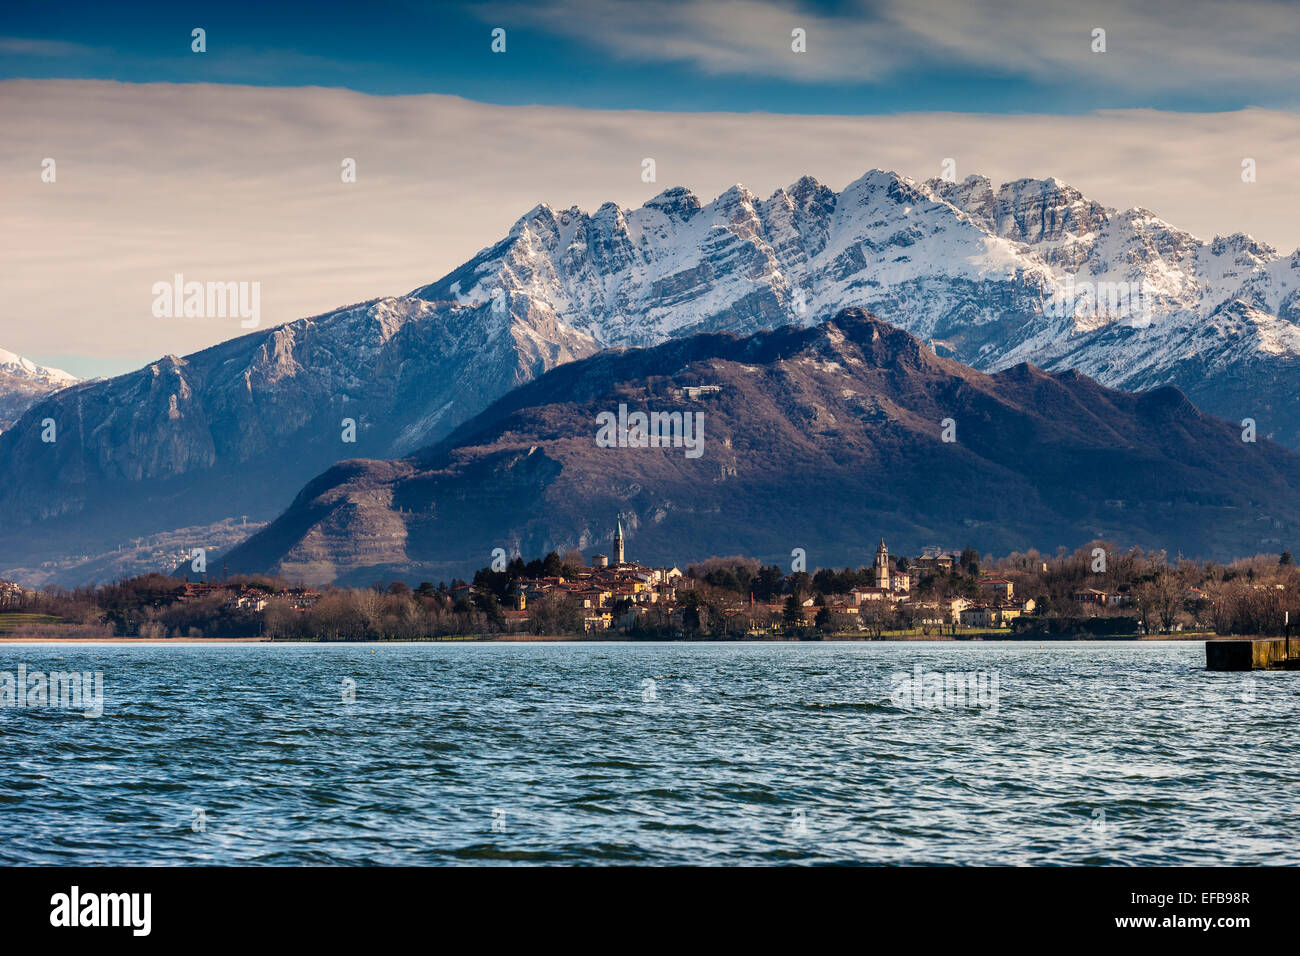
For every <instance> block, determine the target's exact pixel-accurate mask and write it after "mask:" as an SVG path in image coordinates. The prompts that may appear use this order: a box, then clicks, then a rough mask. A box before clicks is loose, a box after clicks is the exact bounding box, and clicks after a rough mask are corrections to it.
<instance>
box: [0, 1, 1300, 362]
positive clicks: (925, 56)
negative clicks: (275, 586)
mask: <svg viewBox="0 0 1300 956" xmlns="http://www.w3.org/2000/svg"><path fill="white" fill-rule="evenodd" d="M195 28H202V29H203V30H204V31H205V35H204V39H205V44H206V49H205V51H204V52H202V53H196V52H193V50H192V44H193V38H192V31H193V30H194V29H195ZM498 28H499V29H502V30H504V31H505V51H504V52H501V53H497V52H494V51H493V50H492V43H493V36H492V33H493V30H494V29H498ZM1098 30H1104V31H1105V32H1104V50H1103V49H1098V47H1099V45H1100V42H1101V40H1102V37H1101V35H1100V34H1097V33H1096V31H1098ZM793 31H803V36H804V38H805V40H806V43H805V50H804V51H803V52H796V51H795V49H793V48H792V44H793V45H797V43H796V39H795V37H793V36H792V32H793ZM1298 50H1300V7H1297V6H1296V5H1295V4H1291V3H1278V2H1259V0H1241V2H1235V3H1218V2H1216V3H1208V2H1204V0H1180V2H1168V0H1147V2H1145V3H1142V4H1136V3H1113V2H1091V3H1090V2H1086V0H1082V2H1062V0H968V2H955V0H949V2H942V3H941V2H927V0H873V2H868V0H861V2H853V0H842V2H828V3H783V2H760V0H716V2H698V0H697V2H689V3H683V2H675V0H636V2H626V0H533V2H492V0H488V2H481V3H425V2H403V3H392V2H388V3H383V2H380V3H366V4H355V3H347V4H344V3H334V2H329V0H322V2H316V3H312V4H310V5H298V6H295V5H275V4H268V3H265V2H261V3H257V4H253V3H245V2H241V0H233V2H232V0H225V2H221V3H210V4H208V3H184V2H179V3H177V2H171V3H134V4H131V3H128V4H100V3H94V4H91V3H84V4H83V3H61V4H57V5H55V4H49V3H29V2H15V0H6V3H5V4H4V5H3V8H2V9H0V129H3V130H4V133H3V135H2V136H0V195H3V196H4V198H5V201H4V203H3V204H0V230H3V232H4V234H5V236H6V244H7V246H8V248H7V249H6V255H5V256H4V257H3V259H0V347H4V348H7V349H10V350H11V351H15V352H19V353H20V354H24V355H27V356H29V357H31V358H33V359H34V360H36V361H38V362H42V363H43V364H49V365H54V366H56V367H61V368H66V369H67V370H69V371H71V372H73V373H74V374H79V375H97V374H115V373H118V372H122V371H127V370H129V369H131V368H136V367H139V366H140V365H141V364H144V363H146V362H149V361H152V360H154V359H156V358H158V357H160V356H161V355H163V354H168V353H171V354H184V353H186V352H189V351H193V350H195V349H198V348H201V347H204V346H207V345H211V344H215V343H216V342H218V341H221V340H223V339H225V338H229V337H231V336H233V335H237V334H240V332H241V331H242V330H241V328H240V327H239V323H238V321H237V320H234V321H230V322H225V321H223V320H214V319H204V320H197V319H196V320H171V319H167V320H164V319H159V318H158V317H156V316H154V315H152V314H151V312H150V309H149V306H150V304H151V303H152V301H153V297H152V296H151V294H150V292H149V289H150V287H151V286H152V284H153V283H154V282H156V281H158V280H161V279H168V278H170V277H171V276H172V275H174V274H176V273H182V274H184V275H186V276H187V277H191V278H197V279H200V280H206V279H220V280H235V281H243V280H245V279H247V280H249V281H259V282H260V283H261V288H262V325H263V326H265V325H271V324H277V323H279V322H283V321H288V320H291V319H293V318H297V317H300V316H304V315H311V314H316V313H319V312H322V311H326V310H328V309H330V308H333V307H336V306H340V305H344V304H347V303H349V302H356V301H361V300H364V299H368V298H372V297H374V296H377V295H388V294H401V293H404V292H407V291H409V290H410V289H412V288H415V287H417V286H419V285H422V284H425V283H428V282H430V281H433V280H434V279H436V278H438V277H440V276H441V275H443V274H444V273H446V272H447V271H449V270H450V269H452V268H454V267H455V266H456V265H458V264H459V263H461V262H463V261H465V260H466V259H468V258H470V257H471V256H472V255H473V254H474V253H475V252H476V251H477V250H478V249H480V248H481V247H483V246H485V245H488V244H490V243H491V242H493V241H495V240H496V239H499V238H500V237H501V236H502V235H503V234H504V233H505V232H506V230H508V229H509V227H510V225H511V223H513V222H514V221H515V220H516V219H517V218H519V217H520V216H521V215H523V213H524V212H526V211H527V210H528V209H530V208H531V207H532V206H534V205H535V204H536V203H538V202H540V201H547V202H550V203H551V204H552V205H555V206H564V207H567V206H569V205H572V204H577V205H580V206H582V207H583V208H587V209H595V208H596V207H598V206H599V205H600V204H601V203H602V202H604V201H606V200H612V201H615V202H618V203H620V204H621V205H624V206H630V205H638V204H640V203H641V202H644V201H645V200H646V199H648V198H650V197H651V196H653V195H654V194H655V193H657V192H659V191H661V190H662V189H664V188H666V187H668V186H671V185H685V186H688V187H690V188H692V189H694V190H695V191H696V192H697V193H699V195H700V196H701V198H702V199H703V200H705V201H707V200H708V199H711V198H712V197H713V196H715V195H717V194H718V193H720V192H722V191H723V190H725V189H726V188H727V187H728V186H730V185H732V184H733V183H736V182H743V183H745V184H746V185H748V186H749V187H750V188H751V189H753V190H754V191H755V192H758V193H760V194H762V195H764V196H766V195H768V194H770V192H771V191H772V190H773V189H775V188H776V187H778V186H782V185H788V184H789V183H791V182H793V181H795V180H796V179H798V178H799V177H800V176H802V175H804V174H805V173H807V174H811V175H814V176H816V177H817V178H819V179H821V180H822V181H823V182H826V183H827V184H828V185H831V186H832V187H834V188H836V189H840V188H842V187H843V186H844V185H846V184H847V183H848V182H850V181H852V180H853V179H855V178H857V177H858V176H860V175H861V174H862V173H864V172H865V171H867V170H868V169H871V168H873V167H880V168H886V169H894V170H897V171H899V172H901V173H903V174H905V175H910V176H913V177H915V178H918V179H924V178H928V177H931V176H934V175H936V174H937V173H938V171H939V164H940V162H941V161H942V159H943V158H945V157H955V158H956V159H957V163H958V173H959V176H965V175H967V174H969V173H981V174H984V175H987V176H989V177H990V178H992V179H994V181H995V182H1002V181H1007V180H1010V179H1015V178H1019V177H1021V176H1035V177H1043V176H1049V175H1055V176H1057V177H1058V178H1061V179H1064V180H1066V181H1067V182H1070V183H1072V184H1073V185H1075V186H1077V187H1078V188H1080V189H1082V190H1083V191H1084V192H1085V193H1086V194H1088V195H1089V196H1091V197H1092V198H1094V199H1097V200H1098V201H1100V202H1103V203H1105V204H1107V205H1110V206H1115V207H1117V208H1127V207H1129V206H1134V205H1140V206H1143V207H1145V208H1148V209H1151V210H1152V211H1154V212H1155V213H1156V214H1157V215H1159V216H1161V217H1162V218H1165V219H1167V220H1169V221H1171V222H1173V223H1174V224H1176V225H1178V226H1181V227H1183V228H1186V229H1189V230H1191V231H1192V232H1194V233H1196V234H1198V235H1202V236H1205V237H1210V236H1212V235H1215V234H1227V233H1231V232H1237V231H1243V232H1248V233H1250V234H1252V235H1255V236H1256V237H1257V238H1260V239H1263V240H1264V241H1266V242H1269V243H1271V244H1273V245H1275V246H1277V247H1279V248H1280V249H1281V250H1282V251H1284V252H1289V251H1291V250H1292V249H1294V248H1295V247H1296V246H1297V245H1300V222H1298V221H1297V219H1298V217H1296V216H1295V215H1294V210H1295V209H1296V208H1297V203H1296V199H1297V195H1296V193H1297V185H1296V184H1300V123H1298V112H1297V111H1298V110H1300V56H1297V51H1298ZM648 156H649V157H654V158H655V159H656V162H657V166H658V177H657V182H656V183H653V184H647V183H643V182H642V181H641V178H640V170H641V165H640V164H641V160H642V158H644V157H648ZM1244 156H1250V157H1253V158H1254V159H1255V160H1256V162H1257V164H1258V170H1259V174H1258V181H1257V182H1256V183H1253V184H1249V186H1247V185H1246V184H1243V183H1242V182H1241V180H1240V176H1239V171H1240V162H1241V158H1242V157H1244ZM345 157H347V158H353V159H355V160H356V161H357V169H358V175H357V181H356V182H355V183H351V184H346V185H345V184H342V183H341V182H340V178H339V164H340V162H341V161H342V159H343V158H345ZM48 158H53V159H54V160H55V161H56V163H57V179H56V181H55V182H53V183H48V182H43V181H42V179H41V170H42V166H41V164H42V161H43V160H45V159H48ZM142 290H143V291H142Z"/></svg>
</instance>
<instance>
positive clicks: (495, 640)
mask: <svg viewBox="0 0 1300 956" xmlns="http://www.w3.org/2000/svg"><path fill="white" fill-rule="evenodd" d="M1248 639H1249V638H1245V637H1241V636H1237V635H1222V636H1218V635H1207V634H1189V635H1176V636H1171V635H1163V634H1162V635H1157V636H1150V635H1148V636H1140V637H1100V638H1099V637H1052V638H1044V637H1034V638H1014V637H1010V636H1007V637H1000V636H988V635H983V634H981V635H979V636H978V637H953V636H951V635H945V636H942V637H939V636H928V637H914V636H907V637H881V638H876V639H874V640H871V639H867V638H861V637H830V638H826V639H823V640H816V641H805V640H800V639H799V638H797V637H789V638H768V639H763V640H744V639H733V640H689V641H688V640H672V641H655V640H632V639H628V638H592V637H587V636H585V635H584V636H582V637H577V636H569V635H562V634H561V635H545V636H543V635H527V636H518V635H506V636H502V635H492V636H483V637H453V638H446V639H438V638H433V639H428V640H417V641H410V640H389V639H386V638H381V639H378V640H372V641H300V640H292V641H275V640H271V639H269V638H265V637H165V638H152V637H0V645H4V644H134V645H137V646H150V647H165V646H168V645H171V644H210V645H220V644H280V645H284V644H295V645H297V644H301V645H314V644H338V645H346V644H351V645H360V644H986V643H995V644H1024V645H1025V646H1031V645H1033V644H1120V643H1124V644H1130V643H1131V644H1139V643H1148V644H1149V643H1185V642H1187V641H1217V640H1248Z"/></svg>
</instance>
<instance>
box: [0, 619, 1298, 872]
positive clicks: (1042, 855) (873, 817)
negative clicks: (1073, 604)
mask: <svg viewBox="0 0 1300 956" xmlns="http://www.w3.org/2000/svg"><path fill="white" fill-rule="evenodd" d="M1204 663H1205V651H1204V646H1203V645H1202V644H1200V643H1169V644H1156V643H1142V644H1136V643H1053V644H1046V645H1044V646H1041V647H1040V646H1039V645H1037V644H1010V643H975V644H966V643H962V644H954V643H936V644H919V643H873V644H865V643H853V644H848V643H836V644H811V643H803V644H725V645H719V644H707V645H705V644H623V643H619V644H487V643H480V644H410V645H395V644H384V645H374V644H370V645H365V644H354V645H337V644H335V645H269V644H243V645H195V644H182V645H173V646H166V645H139V646H136V645H120V644H115V645H61V646H50V645H40V646H37V645H28V644H6V645H0V672H4V671H8V672H10V673H16V671H17V667H18V665H19V664H24V665H26V667H27V669H28V671H37V670H39V671H59V670H62V671H72V670H80V671H101V672H102V673H103V681H104V684H103V686H104V712H103V716H101V717H99V718H86V717H84V716H82V715H81V713H80V712H79V711H71V710H66V709H53V708H22V709H19V708H0V742H2V743H3V758H2V759H3V769H2V770H0V863H9V864H13V863H43V864H110V863H111V864H159V863H161V864H169V863H178V864H235V863H263V864H361V863H372V864H374V863H377V864H398V863H401V864H436V863H442V864H447V863H581V864H593V863H652V864H662V863H700V864H755V863H908V864H914V863H962V864H975V863H1012V864H1044V863H1046V864H1092V863H1105V864H1183V863H1200V864H1211V863H1228V864H1254V863H1268V864H1280V863H1294V862H1296V861H1297V859H1300V801H1297V800H1296V794H1297V793H1300V754H1298V752H1297V746H1296V726H1297V724H1296V718H1297V703H1298V702H1300V696H1298V693H1300V691H1298V688H1300V673H1255V674H1211V673H1207V672H1206V671H1205V670H1204ZM917 665H920V666H921V668H922V674H923V675H925V674H935V675H937V679H938V680H939V681H940V682H943V681H945V680H948V679H949V678H955V676H956V675H958V674H962V675H965V674H978V675H980V676H977V677H976V680H975V688H976V691H977V692H973V693H971V694H969V695H967V697H966V698H965V699H963V698H962V697H961V695H960V694H957V693H956V691H955V689H954V690H953V692H951V693H950V692H949V691H948V689H947V684H946V683H945V684H944V685H943V688H941V690H942V693H940V694H939V696H935V693H938V692H935V691H934V686H935V685H934V681H935V678H928V679H927V678H924V677H923V687H928V688H930V691H931V693H930V695H929V698H928V700H927V696H926V694H924V693H922V694H918V695H917V696H916V699H913V698H911V697H909V696H908V694H907V688H908V687H910V686H911V685H910V683H900V682H901V681H903V680H904V679H905V678H906V680H907V681H909V682H910V681H911V680H912V679H914V678H915V675H916V670H915V668H916V666H917ZM994 679H996V684H993V683H992V681H993V680H994ZM353 687H354V689H355V702H353V703H348V702H345V697H346V696H347V694H348V692H349V689H351V688H353ZM900 688H901V691H900ZM981 688H982V691H981V690H980V689H981ZM981 693H982V696H981Z"/></svg>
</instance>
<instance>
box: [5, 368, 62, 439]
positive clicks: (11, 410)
mask: <svg viewBox="0 0 1300 956" xmlns="http://www.w3.org/2000/svg"><path fill="white" fill-rule="evenodd" d="M78 381H80V379H78V378H77V376H75V375H70V374H68V373H67V372H65V371H63V370H62V369H57V368H46V367H45V366H44V365H37V364H36V363H35V362H33V361H32V360H31V359H28V358H23V357H22V356H21V355H15V354H14V353H13V352H10V351H7V350H6V349H0V431H4V430H5V429H6V428H8V427H9V426H10V425H12V424H13V423H14V421H16V420H17V418H18V416H19V415H21V414H22V413H23V412H25V411H26V410H27V409H28V408H30V407H31V406H32V405H33V404H35V403H36V401H37V400H38V399H40V398H41V396H43V395H48V394H49V393H50V392H54V391H57V390H59V389H61V388H66V387H67V386H69V385H75V384H76V383H77V382H78Z"/></svg>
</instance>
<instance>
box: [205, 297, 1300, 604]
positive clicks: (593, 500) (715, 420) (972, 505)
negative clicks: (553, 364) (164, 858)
mask: <svg viewBox="0 0 1300 956" xmlns="http://www.w3.org/2000/svg"><path fill="white" fill-rule="evenodd" d="M700 386H705V388H702V389H701V388H700ZM621 405H622V406H626V409H627V411H628V413H629V414H630V413H633V412H637V411H643V412H661V413H683V414H686V413H698V414H699V415H700V416H701V418H702V434H703V444H702V448H701V451H700V454H699V455H698V457H693V456H692V455H690V454H688V453H687V452H688V449H686V448H683V447H599V446H598V444H597V435H598V429H599V426H600V421H599V416H601V415H602V413H611V414H614V415H617V414H618V412H619V408H620V406H621ZM946 438H947V439H951V440H945V439H946ZM1297 490H1300V456H1298V455H1296V454H1295V453H1293V452H1290V451H1288V450H1286V449H1284V448H1282V447H1281V446H1279V445H1276V444H1273V443H1271V442H1268V441H1265V440H1260V441H1258V442H1246V441H1243V439H1242V433H1241V430H1240V429H1239V428H1238V427H1237V426H1235V425H1233V424H1230V423H1228V422H1225V421H1222V420H1219V419H1216V418H1214V417H1212V416H1209V415H1206V414H1204V413H1202V412H1200V411H1199V410H1197V409H1196V407H1194V406H1193V405H1192V404H1191V403H1190V402H1189V401H1188V400H1187V398H1186V396H1184V395H1183V393H1182V392H1180V391H1179V390H1177V389H1175V388H1172V387H1165V388H1159V389H1155V390H1153V391H1150V392H1144V393H1140V394H1131V393H1127V392H1120V391H1115V390H1113V389H1109V388H1106V387H1103V386H1101V385H1099V384H1097V383H1096V382H1095V381H1093V380H1092V379H1090V378H1087V377H1086V376H1083V375H1081V374H1079V373H1077V372H1063V373H1054V374H1049V373H1046V372H1043V371H1042V370H1040V369H1038V368H1035V367H1033V366H1031V365H1027V364H1022V365H1018V366H1015V367H1013V368H1010V369H1007V370H1006V371H1003V372H998V373H995V374H992V375H987V374H984V373H982V372H978V371H975V370H974V369H971V368H969V367H967V366H964V365H961V364H960V363H958V362H955V361H952V360H949V359H944V358H939V357H938V356H936V355H935V354H934V353H933V352H932V351H930V350H929V349H928V348H926V347H925V346H924V345H922V344H921V342H919V341H918V340H917V339H915V338H914V337H913V336H911V335H909V334H908V333H906V332H904V331H902V330H900V329H897V328H895V327H893V326H891V325H888V324H887V323H885V322H882V321H880V320H879V319H876V318H875V317H873V316H871V315H869V314H867V313H865V312H862V311H861V310H857V309H848V310H845V311H842V312H840V313H839V314H838V315H836V316H835V318H834V319H832V320H830V321H827V322H824V323H822V324H820V325H816V326H813V327H810V328H795V327H789V326H787V327H783V328H780V329H776V330H774V331H765V332H759V333H757V334H754V335H750V336H747V337H738V336H736V335H732V334H726V333H709V334H701V335H696V336H692V337H689V338H685V339H680V340H674V341H670V342H668V343H666V344H663V345H659V346H656V347H653V348H646V349H629V350H626V351H609V352H602V353H600V354H597V355H595V356H592V357H590V358H587V359H583V360H580V361H576V362H572V363H569V364H566V365H562V366H560V367H559V368H556V369H554V370H552V371H550V372H547V373H546V374H544V375H542V376H540V377H539V378H537V379H536V380H535V381H532V382H530V383H528V384H526V385H523V386H521V387H520V388H518V389H516V390H514V391H513V392H511V393H509V394H508V395H506V396H505V397H504V398H502V399H501V400H499V401H497V402H496V403H495V404H493V405H492V406H490V407H489V408H488V409H487V410H486V411H484V412H483V413H481V414H480V415H478V416H476V417H475V418H473V419H471V420H469V421H468V422H466V423H464V424H463V425H461V426H460V427H459V428H457V429H456V430H455V431H454V432H452V433H451V434H450V435H449V436H448V437H447V438H446V439H445V440H443V441H441V442H439V443H438V444H436V445H434V446H432V447H430V448H427V449H424V450H422V451H420V452H417V453H415V454H413V455H411V456H410V457H407V458H404V459H400V460H396V461H365V460H354V461H347V462H342V463H340V464H338V465H336V466H334V467H333V468H330V469H329V470H328V471H326V472H324V473H323V474H321V475H320V476H319V477H317V478H316V479H314V480H313V481H312V482H311V483H310V484H308V485H307V486H306V487H305V488H304V489H303V490H302V492H301V493H300V494H299V495H298V496H297V498H296V499H295V500H294V502H293V504H292V506H291V507H290V508H289V509H288V510H287V511H286V512H284V514H282V515H281V516H280V517H279V518H278V519H276V520H275V521H274V522H272V523H271V524H270V525H269V526H267V527H266V528H265V529H264V530H263V531H262V532H260V533H259V534H257V535H255V536H253V537H252V538H250V539H249V540H248V541H246V542H244V543H243V544H241V545H240V546H239V547H237V548H236V549H234V550H233V551H232V552H231V553H230V554H229V555H228V556H227V559H226V560H227V561H228V562H229V565H230V569H231V571H232V572H233V571H236V570H237V571H244V572H253V571H259V572H276V573H280V574H284V575H287V576H289V577H293V578H302V579H304V580H308V581H314V582H319V581H328V580H337V581H341V582H348V583H353V584H357V583H361V584H369V583H372V582H374V581H376V580H381V579H387V578H391V577H399V578H404V579H407V580H412V581H415V580H421V579H431V580H435V581H436V580H439V579H447V578H450V577H452V576H455V575H464V574H466V573H468V572H469V571H471V570H473V569H474V568H477V567H482V566H484V565H486V564H488V563H489V561H490V558H491V553H492V551H493V549H494V548H504V549H505V550H506V552H507V553H511V554H513V553H515V552H521V553H523V554H525V555H528V556H533V555H538V554H541V553H544V552H546V551H549V550H551V549H558V550H561V551H563V550H564V549H567V548H575V547H576V548H579V549H583V550H585V551H586V552H587V554H588V556H590V554H591V553H593V552H594V551H597V550H601V551H604V552H606V553H608V552H609V550H610V548H609V541H610V535H611V532H612V526H613V523H614V519H615V517H616V516H621V517H622V520H623V524H624V527H625V529H627V534H628V556H629V558H630V559H635V560H638V561H642V562H649V563H656V564H660V563H662V564H672V563H676V564H679V565H681V564H684V563H685V562H689V561H692V560H697V559H701V558H705V557H708V556H711V555H719V554H736V553H744V554H749V555H753V556H755V557H759V558H761V559H763V560H765V561H776V562H779V563H782V564H788V563H789V561H790V555H791V551H792V550H793V549H795V548H803V549H805V551H806V552H807V557H808V563H809V566H810V567H812V566H842V565H846V564H854V565H857V564H866V563H869V562H870V561H871V557H872V554H873V552H874V547H875V544H876V543H877V542H878V541H879V539H880V538H881V536H884V537H885V538H887V539H888V540H889V542H890V544H891V547H894V548H897V549H898V550H899V551H900V552H901V553H910V552H915V551H917V550H918V549H920V548H921V547H923V546H925V545H930V544H941V545H946V546H950V547H961V546H964V545H971V546H974V547H976V548H978V549H980V550H982V551H993V552H997V553H1006V552H1008V551H1011V550H1019V549H1027V548H1030V547H1036V548H1038V549H1040V550H1044V551H1052V550H1054V549H1055V548H1057V547H1061V546H1064V547H1071V548H1072V547H1076V546H1078V545H1080V544H1082V543H1084V542H1086V541H1088V540H1090V539H1093V538H1098V537H1104V538H1106V539H1110V540H1115V541H1117V542H1120V543H1121V544H1124V545H1130V544H1132V545H1140V546H1142V547H1147V548H1164V549H1167V550H1168V551H1169V552H1170V554H1171V555H1172V554H1176V553H1179V552H1181V553H1183V554H1185V555H1187V556H1189V557H1191V556H1199V557H1210V558H1228V557H1232V556H1236V555H1242V554H1254V553H1256V552H1259V551H1264V550H1270V549H1277V544H1276V542H1278V541H1282V540H1287V541H1293V540H1294V536H1295V533H1296V531H1297V529H1298V528H1300V504H1298V502H1300V498H1298V497H1297Z"/></svg>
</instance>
